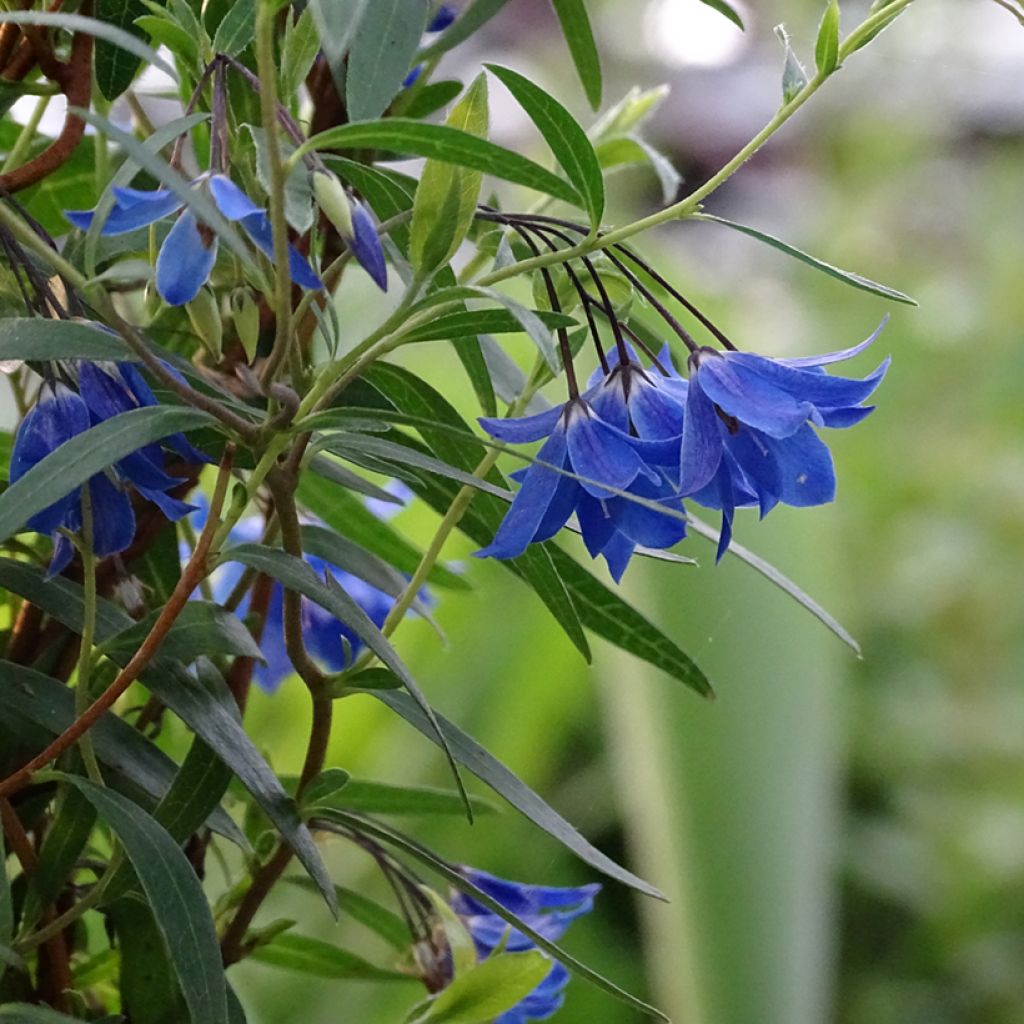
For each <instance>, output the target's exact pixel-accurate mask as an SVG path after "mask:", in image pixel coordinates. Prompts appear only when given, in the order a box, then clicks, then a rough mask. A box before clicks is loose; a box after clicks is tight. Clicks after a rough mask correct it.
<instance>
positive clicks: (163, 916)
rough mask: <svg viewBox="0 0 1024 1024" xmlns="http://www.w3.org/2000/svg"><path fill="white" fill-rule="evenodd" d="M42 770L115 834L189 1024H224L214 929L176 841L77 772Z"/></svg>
mask: <svg viewBox="0 0 1024 1024" xmlns="http://www.w3.org/2000/svg"><path fill="white" fill-rule="evenodd" d="M48 774H50V775H51V776H53V777H56V778H59V779H61V780H63V781H64V782H67V783H68V784H69V785H72V786H75V787H76V788H77V789H78V790H79V791H80V792H81V793H82V795H83V796H85V797H86V799H87V800H88V801H89V802H90V803H91V804H92V805H93V807H95V808H96V810H97V811H98V812H99V814H100V816H101V817H102V818H103V819H104V820H105V821H106V822H107V824H108V825H109V826H110V827H111V828H112V829H113V831H114V832H115V833H116V834H117V837H118V839H119V840H120V841H121V845H122V846H123V847H124V851H125V853H126V854H127V855H128V859H129V860H130V861H131V863H132V867H134V868H135V873H136V875H137V876H138V879H139V882H140V884H141V885H142V889H143V891H144V892H145V894H146V899H147V902H148V903H149V906H150V908H151V909H152V912H153V917H154V918H155V919H156V924H157V927H158V928H159V929H160V933H161V935H162V936H163V938H164V942H165V943H166V944H167V952H168V956H169V957H170V960H171V963H172V965H173V966H174V970H175V973H176V974H177V977H178V982H179V984H180V985H181V991H182V995H183V996H184V997H185V1002H186V1004H187V1005H188V1008H189V1016H190V1018H191V1020H192V1021H193V1024H228V1009H227V990H226V986H225V981H224V969H223V967H222V966H221V959H220V947H219V945H218V942H217V931H216V929H215V928H214V925H213V919H212V918H211V917H210V908H209V906H208V905H207V902H206V896H205V895H204V894H203V889H202V886H201V885H200V883H199V879H198V878H197V877H196V873H195V871H193V870H192V866H191V865H190V864H189V862H188V860H187V859H186V857H185V855H184V854H183V853H182V852H181V850H179V849H178V845H177V843H176V842H175V841H174V840H173V839H172V838H171V837H170V836H169V835H168V834H167V833H166V832H165V831H164V830H163V829H162V828H161V827H160V826H159V825H158V824H156V822H154V821H153V819H152V818H150V817H149V815H147V814H146V813H145V812H144V811H142V810H141V809H140V808H139V807H137V806H136V805H135V804H133V803H132V802H131V801H130V800H128V799H127V798H125V797H123V796H120V795H119V794H117V793H113V792H111V791H110V790H108V789H103V788H101V787H100V786H96V785H94V784H93V783H91V782H89V781H88V780H86V779H83V778H81V777H79V776H75V775H66V774H64V773H60V772H52V773H48Z"/></svg>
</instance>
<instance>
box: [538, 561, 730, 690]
mask: <svg viewBox="0 0 1024 1024" xmlns="http://www.w3.org/2000/svg"><path fill="white" fill-rule="evenodd" d="M550 554H551V558H552V561H553V562H554V565H555V569H556V570H557V572H558V575H559V577H560V578H561V580H562V582H563V583H564V584H565V588H566V590H567V591H568V592H569V596H570V597H571V598H572V603H573V607H574V608H575V609H576V612H577V614H578V615H579V617H580V622H582V623H583V625H584V626H586V628H587V629H589V630H592V631H593V632H594V633H596V634H597V635H598V636H600V637H602V638H603V639H605V640H607V641H608V642H609V643H613V644H615V646H616V647H621V648H622V650H624V651H628V652H629V653H630V654H633V655H635V656H636V657H638V658H641V659H643V660H644V661H647V662H650V663H651V664H652V665H655V666H656V667H657V668H660V669H661V670H662V671H663V672H665V673H667V674H668V675H670V676H672V678H673V679H677V680H678V681H679V682H681V683H683V684H684V685H685V686H688V687H689V688H690V689H691V690H694V691H695V692H696V693H699V694H700V695H701V696H702V697H713V696H714V691H713V690H712V688H711V683H710V682H708V679H707V676H705V675H704V673H703V672H702V671H701V669H700V666H698V665H697V664H696V662H694V660H693V659H692V658H691V657H690V656H689V655H688V654H687V653H686V652H685V651H683V650H682V648H680V647H679V646H678V645H677V644H676V643H675V642H674V641H673V640H671V639H670V638H669V637H668V636H666V635H665V634H664V633H663V632H662V631H661V630H660V629H658V628H657V627H656V626H654V625H653V624H652V623H650V622H649V621H648V620H647V619H645V618H644V617H643V616H642V615H641V614H640V613H639V612H638V611H637V610H636V609H635V608H633V607H631V606H630V605H629V604H627V603H626V602H625V601H623V599H622V598H621V597H619V595H618V593H617V592H616V591H614V590H612V589H611V588H610V587H607V586H605V584H604V583H602V582H601V581H600V580H599V579H598V578H597V577H596V576H594V575H593V573H591V572H590V571H589V570H588V569H585V568H584V567H583V566H582V565H580V564H579V562H577V561H576V560H575V559H574V558H573V557H572V556H571V555H570V554H568V553H567V552H565V551H563V550H562V549H561V548H560V547H558V546H557V545H554V544H552V545H550Z"/></svg>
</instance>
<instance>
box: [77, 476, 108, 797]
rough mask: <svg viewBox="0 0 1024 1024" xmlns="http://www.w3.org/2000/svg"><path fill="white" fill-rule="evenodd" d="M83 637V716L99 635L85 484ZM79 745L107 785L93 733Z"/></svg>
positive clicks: (94, 774)
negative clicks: (96, 640) (97, 756)
mask: <svg viewBox="0 0 1024 1024" xmlns="http://www.w3.org/2000/svg"><path fill="white" fill-rule="evenodd" d="M79 553H80V555H81V558H82V640H81V644H80V646H79V649H78V673H77V680H76V683H75V718H76V719H78V718H81V717H82V716H83V715H84V714H85V712H86V710H87V709H88V707H89V668H90V666H91V664H92V645H93V641H94V639H95V636H96V552H95V551H94V550H93V508H92V494H91V492H90V487H89V485H88V484H86V485H85V486H84V487H83V488H82V545H81V548H80V552H79ZM78 749H79V750H80V751H81V753H82V760H83V761H84V762H85V772H86V774H87V775H88V776H89V778H90V780H91V781H92V782H95V783H96V785H97V786H102V785H103V775H102V773H101V772H100V765H99V762H98V761H97V760H96V751H95V749H94V748H93V744H92V737H91V736H90V735H89V734H88V733H83V734H82V738H81V739H80V740H79V741H78Z"/></svg>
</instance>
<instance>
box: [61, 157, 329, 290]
mask: <svg viewBox="0 0 1024 1024" xmlns="http://www.w3.org/2000/svg"><path fill="white" fill-rule="evenodd" d="M193 184H194V186H195V187H196V188H205V189H207V190H208V191H209V193H210V196H211V197H212V199H213V201H214V203H215V204H216V206H217V209H218V210H220V212H221V214H223V216H224V217H225V218H226V219H227V220H230V221H237V222H238V223H239V224H241V226H242V228H243V229H244V230H245V233H246V234H247V235H248V236H249V238H250V240H251V241H252V242H253V244H254V245H255V246H256V247H257V248H258V249H260V250H261V251H262V252H264V253H266V255H267V256H268V257H270V258H271V259H273V256H274V237H273V230H272V229H271V226H270V219H269V217H268V216H267V212H266V210H264V209H263V208H262V207H259V206H257V205H256V204H255V203H254V202H253V201H252V200H251V199H250V198H249V197H248V196H247V195H246V194H245V193H244V192H243V191H242V190H241V189H240V188H239V187H238V186H237V185H236V184H235V183H234V182H233V181H231V179H230V178H228V177H227V176H226V175H223V174H212V175H202V176H200V177H199V178H197V179H196V181H195V182H194V183H193ZM113 193H114V206H113V208H112V209H111V211H110V213H109V215H108V216H107V218H106V220H105V221H104V222H103V227H102V229H101V230H100V234H101V235H120V234H124V233H125V232H128V231H134V230H135V229H136V228H141V227H145V226H147V225H149V224H154V223H155V222H156V221H158V220H163V218H165V217H169V216H170V215H171V214H174V213H177V212H178V211H179V210H181V209H182V207H184V206H185V204H184V203H183V202H182V201H181V199H180V198H179V197H178V196H177V195H175V193H173V192H172V191H171V190H170V189H166V188H158V189H153V190H149V191H147V190H143V189H135V188H115V189H114V190H113ZM65 215H66V216H67V218H68V220H70V221H71V223H72V224H74V225H75V227H77V228H81V229H82V230H83V231H87V230H88V229H89V226H90V225H91V224H92V221H93V217H94V216H95V210H67V211H65ZM216 260H217V236H216V234H215V233H214V232H213V231H212V230H211V229H210V228H209V227H208V226H207V225H205V224H202V223H200V222H199V220H198V219H197V218H196V215H195V214H194V213H193V212H192V210H191V209H185V210H184V212H182V213H181V215H180V216H179V217H178V219H177V220H176V221H175V222H174V226H173V227H172V228H171V230H170V231H169V232H168V234H167V237H166V238H165V239H164V242H163V245H162V246H161V247H160V253H159V255H158V257H157V261H156V288H157V291H158V292H159V293H160V295H161V296H162V297H163V299H164V301H165V302H167V303H168V304H169V305H171V306H182V305H184V304H185V303H187V302H191V301H192V300H193V299H194V298H195V297H196V296H197V295H198V294H199V290H200V288H202V286H203V285H204V284H205V283H206V282H207V281H208V280H209V278H210V274H211V272H212V271H213V265H214V263H215V262H216ZM288 268H289V271H290V273H291V278H292V281H293V282H294V283H295V284H297V285H301V286H302V287H303V288H314V289H316V288H322V287H323V282H322V281H321V280H320V278H319V277H318V276H317V275H316V273H315V272H314V271H313V269H312V267H310V265H309V264H308V263H307V262H306V260H305V259H304V258H303V257H302V256H301V255H300V253H299V252H298V250H297V249H295V248H294V247H293V246H289V247H288Z"/></svg>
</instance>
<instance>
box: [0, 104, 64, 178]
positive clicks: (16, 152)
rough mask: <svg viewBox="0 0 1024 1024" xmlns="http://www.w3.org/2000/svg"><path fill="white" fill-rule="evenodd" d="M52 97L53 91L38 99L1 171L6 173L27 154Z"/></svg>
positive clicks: (0, 168)
mask: <svg viewBox="0 0 1024 1024" xmlns="http://www.w3.org/2000/svg"><path fill="white" fill-rule="evenodd" d="M52 98H53V93H45V94H44V95H42V96H40V97H39V99H38V100H36V105H35V106H34V107H33V108H32V113H31V114H30V115H29V118H28V120H27V121H26V122H25V124H24V127H23V128H22V129H21V132H20V133H19V134H18V137H17V139H15V142H14V145H13V146H11V151H10V153H8V154H7V159H6V160H5V161H4V164H3V167H0V173H6V172H7V171H9V170H11V168H12V167H17V166H18V164H19V163H21V158H22V157H23V156H24V155H25V150H27V149H28V147H29V145H30V144H31V142H32V139H33V137H34V136H35V134H36V129H37V128H38V127H39V122H40V121H41V120H42V119H43V114H45V113H46V108H47V107H48V106H49V105H50V100H51V99H52Z"/></svg>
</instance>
